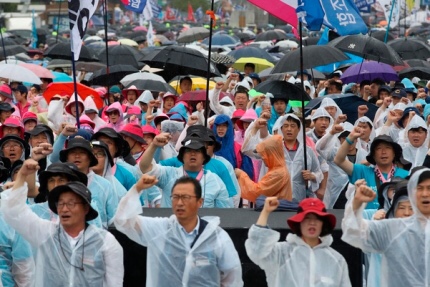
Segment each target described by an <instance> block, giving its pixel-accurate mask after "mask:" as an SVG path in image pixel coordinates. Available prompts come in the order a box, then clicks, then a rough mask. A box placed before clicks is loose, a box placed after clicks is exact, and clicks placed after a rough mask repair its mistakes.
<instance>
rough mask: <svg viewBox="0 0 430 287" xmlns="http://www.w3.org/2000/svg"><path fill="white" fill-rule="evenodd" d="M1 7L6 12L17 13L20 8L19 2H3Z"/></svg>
mask: <svg viewBox="0 0 430 287" xmlns="http://www.w3.org/2000/svg"><path fill="white" fill-rule="evenodd" d="M1 7H2V8H3V10H4V12H5V13H15V12H17V9H18V4H16V3H4V4H1Z"/></svg>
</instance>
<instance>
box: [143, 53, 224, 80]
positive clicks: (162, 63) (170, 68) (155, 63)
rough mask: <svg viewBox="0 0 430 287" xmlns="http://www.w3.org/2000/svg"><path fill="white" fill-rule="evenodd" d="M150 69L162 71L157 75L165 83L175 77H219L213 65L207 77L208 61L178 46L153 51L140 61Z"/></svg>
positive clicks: (202, 56) (198, 54)
mask: <svg viewBox="0 0 430 287" xmlns="http://www.w3.org/2000/svg"><path fill="white" fill-rule="evenodd" d="M141 61H142V62H145V63H146V64H147V65H149V66H151V67H152V68H159V69H163V71H162V72H159V73H158V74H159V75H161V76H162V77H163V78H164V79H165V80H166V81H168V80H170V79H172V78H173V77H174V76H176V75H186V74H193V75H198V76H203V77H217V76H220V74H219V72H218V70H217V69H216V67H215V65H213V64H211V67H210V71H211V73H210V75H207V66H208V59H207V58H206V57H205V56H204V55H203V54H202V53H200V52H199V51H197V50H194V49H190V48H186V47H179V46H167V47H163V48H162V49H160V50H155V51H153V52H151V53H149V54H148V55H146V56H144V57H143V58H142V59H141Z"/></svg>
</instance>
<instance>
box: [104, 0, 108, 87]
mask: <svg viewBox="0 0 430 287" xmlns="http://www.w3.org/2000/svg"><path fill="white" fill-rule="evenodd" d="M103 13H104V15H103V21H104V29H105V47H106V75H107V76H108V78H109V49H108V48H109V45H108V35H107V34H108V29H107V0H104V1H103ZM109 88H110V87H109V84H108V86H107V92H108V94H109Z"/></svg>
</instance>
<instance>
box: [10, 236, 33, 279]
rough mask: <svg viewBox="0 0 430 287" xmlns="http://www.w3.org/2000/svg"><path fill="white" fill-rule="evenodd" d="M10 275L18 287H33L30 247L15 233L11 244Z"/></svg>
mask: <svg viewBox="0 0 430 287" xmlns="http://www.w3.org/2000/svg"><path fill="white" fill-rule="evenodd" d="M11 272H12V275H13V279H14V280H15V283H16V286H18V287H31V286H33V282H34V276H35V265H34V260H33V253H32V251H31V246H30V244H28V242H27V241H25V240H24V239H23V238H22V236H21V235H19V234H18V233H15V237H14V239H13V242H12V270H11Z"/></svg>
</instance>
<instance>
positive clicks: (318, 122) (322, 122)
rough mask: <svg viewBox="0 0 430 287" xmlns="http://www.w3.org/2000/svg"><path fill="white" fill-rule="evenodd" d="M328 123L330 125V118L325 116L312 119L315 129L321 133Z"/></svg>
mask: <svg viewBox="0 0 430 287" xmlns="http://www.w3.org/2000/svg"><path fill="white" fill-rule="evenodd" d="M329 125H330V119H329V118H327V117H321V118H317V119H315V121H314V127H315V131H316V132H317V133H318V134H321V135H323V134H324V133H325V131H326V130H327V128H328V126H329Z"/></svg>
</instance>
